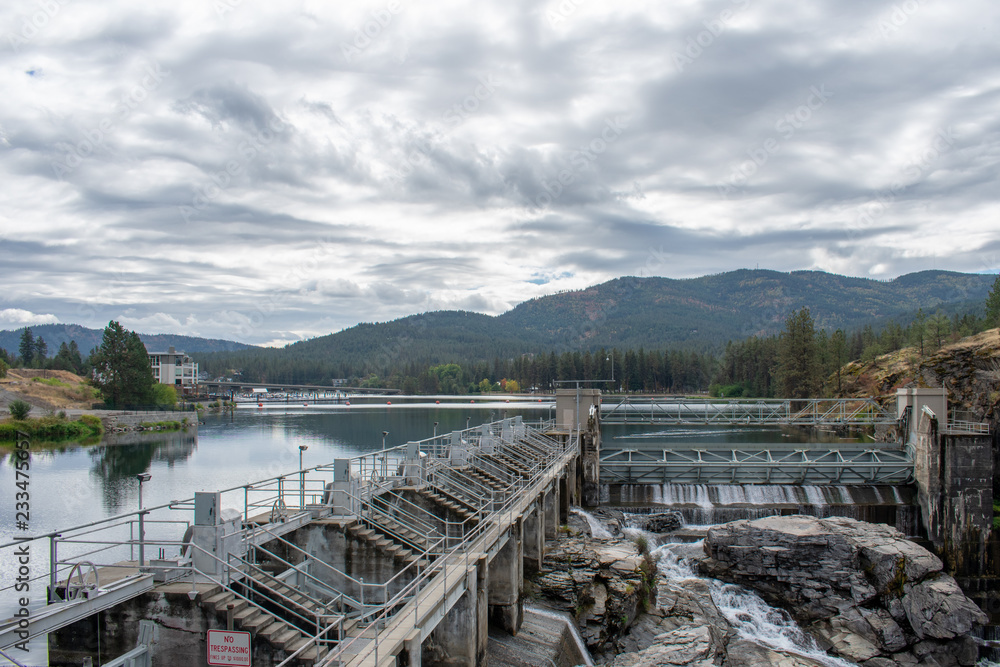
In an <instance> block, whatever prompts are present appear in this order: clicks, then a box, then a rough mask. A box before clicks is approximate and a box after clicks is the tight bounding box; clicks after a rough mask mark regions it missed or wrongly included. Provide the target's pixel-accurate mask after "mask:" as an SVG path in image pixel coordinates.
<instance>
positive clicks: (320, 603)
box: [230, 538, 361, 609]
mask: <svg viewBox="0 0 1000 667" xmlns="http://www.w3.org/2000/svg"><path fill="white" fill-rule="evenodd" d="M279 539H280V538H279ZM254 549H257V550H259V551H263V552H264V553H265V554H267V555H268V556H270V557H271V558H273V559H275V560H277V561H278V562H280V563H282V564H283V565H287V566H288V567H289V568H291V569H292V570H295V571H296V572H297V573H299V574H302V575H304V576H305V577H306V578H307V579H311V580H312V581H313V582H314V583H315V584H316V585H318V586H322V587H323V588H328V589H330V590H333V589H332V588H330V586H329V584H327V583H326V582H325V581H323V580H322V579H320V578H318V577H316V576H315V575H313V574H312V573H311V572H306V571H305V570H301V569H299V567H298V566H296V565H293V564H292V563H289V562H288V561H287V560H285V559H284V558H282V557H281V556H279V555H277V554H275V553H274V552H272V551H271V550H270V549H265V548H264V547H263V546H262V545H256V546H254ZM232 555H233V554H230V556H232ZM309 558H310V559H311V562H314V563H322V564H323V565H325V566H327V567H328V568H329V569H331V570H333V571H334V572H335V573H336V574H338V575H341V576H348V575H345V574H343V573H342V572H340V571H339V570H337V569H336V568H334V567H333V566H331V565H329V564H327V563H324V562H323V561H321V560H318V559H316V558H315V557H314V556H309ZM240 560H243V561H245V560H246V559H245V558H240ZM303 562H305V561H303ZM250 565H251V566H253V567H258V566H257V565H255V564H253V563H250ZM262 573H263V574H265V575H266V576H268V577H269V578H272V579H278V577H277V576H275V575H272V574H270V573H269V572H266V571H263V570H262ZM292 588H295V589H296V590H299V591H300V592H301V593H302V595H304V596H305V597H306V598H307V599H308V600H309V601H310V602H314V603H315V604H316V605H317V606H318V607H323V608H324V609H329V606H330V604H331V603H332V600H331V602H323V601H322V600H317V599H315V598H313V597H311V596H309V595H308V594H306V592H305V591H302V590H301V589H299V588H298V586H293V587H292ZM334 592H335V593H339V594H340V595H341V597H342V598H343V597H346V598H347V599H348V600H350V601H352V602H357V600H354V598H352V597H351V596H349V595H346V596H345V595H344V594H343V593H342V592H341V591H334ZM278 595H281V593H278ZM331 597H334V596H331ZM360 604H361V603H360V602H358V605H360Z"/></svg>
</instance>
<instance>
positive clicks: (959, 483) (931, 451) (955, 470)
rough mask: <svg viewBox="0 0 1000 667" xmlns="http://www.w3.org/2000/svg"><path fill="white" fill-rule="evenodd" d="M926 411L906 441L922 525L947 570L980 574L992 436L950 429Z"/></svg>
mask: <svg viewBox="0 0 1000 667" xmlns="http://www.w3.org/2000/svg"><path fill="white" fill-rule="evenodd" d="M945 414H947V413H945ZM932 415H933V410H931V413H930V414H929V413H928V412H924V411H923V410H922V409H921V413H920V415H919V420H918V425H917V428H916V436H915V439H914V440H913V441H912V444H913V446H914V457H913V458H914V460H913V476H914V478H915V479H916V482H917V502H918V503H919V504H920V514H921V518H922V519H923V523H924V528H925V529H926V530H927V537H928V538H929V539H930V540H931V542H932V543H933V544H934V547H935V549H936V550H937V551H938V553H939V554H940V555H941V556H942V559H943V560H944V562H945V566H946V567H947V568H948V569H949V570H951V571H952V572H955V573H957V574H960V575H967V576H977V575H983V574H986V573H987V570H988V566H987V560H986V557H987V552H988V543H989V541H990V533H991V531H992V528H993V442H992V438H991V437H990V436H989V435H986V434H976V433H964V432H959V431H950V430H949V429H948V427H947V424H946V422H945V421H944V418H941V419H940V420H939V419H938V418H937V417H936V415H934V416H932Z"/></svg>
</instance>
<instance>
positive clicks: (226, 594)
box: [202, 591, 236, 607]
mask: <svg viewBox="0 0 1000 667" xmlns="http://www.w3.org/2000/svg"><path fill="white" fill-rule="evenodd" d="M235 599H236V596H235V595H233V593H232V592H231V591H222V592H221V593H216V594H215V595H213V596H211V597H208V598H205V599H204V600H202V604H207V605H209V606H212V607H214V606H215V605H216V604H218V603H219V602H220V601H222V600H235Z"/></svg>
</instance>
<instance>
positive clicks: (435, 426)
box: [434, 422, 438, 438]
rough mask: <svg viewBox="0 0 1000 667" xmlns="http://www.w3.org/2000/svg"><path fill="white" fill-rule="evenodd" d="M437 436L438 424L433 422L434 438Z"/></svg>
mask: <svg viewBox="0 0 1000 667" xmlns="http://www.w3.org/2000/svg"><path fill="white" fill-rule="evenodd" d="M437 436H438V423H437V422H434V437H435V438H436V437H437Z"/></svg>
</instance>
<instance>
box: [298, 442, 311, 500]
mask: <svg viewBox="0 0 1000 667" xmlns="http://www.w3.org/2000/svg"><path fill="white" fill-rule="evenodd" d="M307 449H309V445H299V509H300V510H304V509H305V508H306V471H305V470H303V469H302V454H303V452H305V451H306V450H307Z"/></svg>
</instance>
